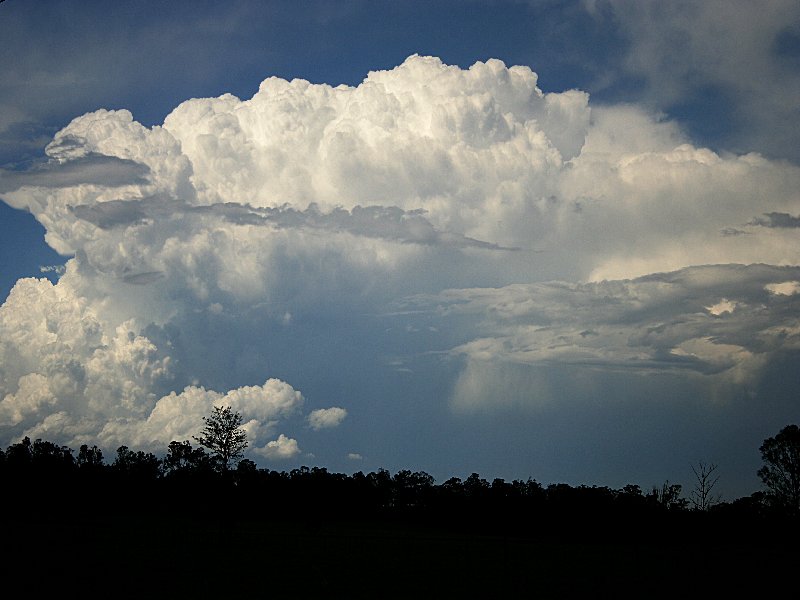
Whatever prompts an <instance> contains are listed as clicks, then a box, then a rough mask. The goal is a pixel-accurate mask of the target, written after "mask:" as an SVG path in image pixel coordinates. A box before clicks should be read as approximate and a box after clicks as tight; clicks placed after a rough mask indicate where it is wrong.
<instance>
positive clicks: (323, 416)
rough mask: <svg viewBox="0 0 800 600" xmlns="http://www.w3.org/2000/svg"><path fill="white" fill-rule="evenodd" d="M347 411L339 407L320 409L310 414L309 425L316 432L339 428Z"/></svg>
mask: <svg viewBox="0 0 800 600" xmlns="http://www.w3.org/2000/svg"><path fill="white" fill-rule="evenodd" d="M346 416H347V411H346V410H345V409H344V408H341V407H339V406H332V407H330V408H318V409H317V410H312V411H311V412H310V413H309V414H308V424H309V425H310V426H311V429H314V430H316V431H318V430H320V429H328V428H330V427H336V426H338V425H339V424H340V423H341V422H342V421H344V419H345V417H346Z"/></svg>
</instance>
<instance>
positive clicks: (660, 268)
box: [0, 55, 800, 459]
mask: <svg viewBox="0 0 800 600" xmlns="http://www.w3.org/2000/svg"><path fill="white" fill-rule="evenodd" d="M47 155H48V157H49V161H48V162H47V163H46V164H44V165H42V166H40V167H38V168H36V169H33V170H31V171H28V172H26V173H2V174H1V175H0V192H2V194H3V199H4V200H5V201H6V202H8V203H9V204H11V205H12V206H15V207H17V208H24V209H27V210H29V211H30V212H31V213H32V214H33V215H34V216H35V217H36V219H37V220H38V221H39V222H40V223H42V224H43V225H44V226H45V228H46V230H47V235H46V240H47V242H48V243H49V244H50V245H51V246H52V247H53V248H54V249H56V250H57V251H59V252H61V253H62V254H65V255H72V256H73V258H71V259H70V260H69V262H68V263H67V268H66V271H65V273H64V274H63V275H62V276H61V278H60V280H59V281H58V283H57V284H55V285H53V284H51V283H50V282H48V281H46V280H32V279H26V280H21V281H19V282H18V283H17V285H16V287H15V288H14V290H13V291H12V293H11V294H10V296H9V298H8V299H7V300H6V302H5V304H3V306H2V307H1V308H0V398H2V400H0V423H2V426H3V431H4V432H5V433H4V435H5V437H6V439H11V438H13V437H17V436H19V435H21V434H27V435H31V436H39V437H47V438H48V439H53V440H57V441H63V442H65V443H77V442H80V441H84V440H87V441H93V442H94V441H96V440H99V441H100V442H102V443H103V444H106V445H107V446H110V447H111V446H113V445H114V444H122V443H125V444H129V445H137V446H143V445H149V446H152V447H158V446H159V445H161V446H163V445H165V444H166V443H167V442H169V441H170V440H171V439H174V438H186V437H187V436H189V435H191V434H192V433H193V431H196V429H198V428H199V426H200V425H201V423H199V420H200V417H201V416H202V415H203V414H205V413H207V412H208V410H209V408H210V407H211V406H213V405H221V404H229V405H232V406H234V407H235V408H236V409H237V410H240V412H241V413H242V414H243V415H244V418H245V421H246V422H247V428H248V434H249V435H250V438H251V442H252V443H253V448H254V456H259V457H265V458H267V459H269V458H290V457H293V456H297V455H299V454H300V450H299V446H298V442H297V441H296V440H295V439H293V438H290V437H287V436H286V435H285V434H283V433H281V434H280V435H279V436H278V437H277V438H275V437H274V434H275V432H276V430H277V428H279V427H288V428H291V427H298V426H299V425H298V423H302V422H303V421H302V420H301V419H299V420H297V419H298V416H301V415H302V405H303V402H302V396H301V395H300V392H298V391H296V390H295V389H294V388H293V387H291V386H290V385H289V384H287V383H284V382H283V381H280V380H278V379H275V378H274V374H273V373H271V372H270V368H271V367H270V366H271V365H281V364H283V363H282V362H281V360H282V357H284V356H285V355H286V353H287V352H288V350H287V349H289V348H291V349H292V351H296V352H297V355H296V361H298V362H302V363H303V367H304V368H305V370H306V371H307V372H314V373H315V374H316V375H315V376H318V377H319V378H321V379H325V377H328V378H329V380H330V381H333V380H336V379H337V378H342V377H345V376H346V375H345V373H351V372H352V368H351V369H350V370H348V369H347V368H345V367H346V366H348V365H349V366H350V367H352V365H353V364H355V363H357V362H358V361H360V360H362V359H363V358H364V356H369V357H371V358H376V357H377V358H379V359H381V360H383V359H385V362H386V364H388V363H389V362H390V359H392V360H396V359H397V357H398V356H400V357H401V358H400V360H401V361H402V356H403V355H408V354H412V353H419V355H420V356H422V355H426V352H427V351H429V350H442V349H443V348H442V344H447V343H449V342H452V344H451V345H450V347H449V348H444V349H445V350H448V351H449V354H451V355H456V356H466V357H467V359H466V361H465V365H464V369H463V371H462V372H461V374H460V375H459V376H458V378H457V379H456V380H455V381H453V382H451V384H452V386H451V387H452V389H453V394H454V398H456V404H457V405H458V403H459V402H461V403H464V402H467V403H468V404H470V405H480V406H484V407H485V406H486V405H487V404H488V403H491V402H492V398H494V397H497V394H496V393H489V390H488V389H487V388H486V385H488V383H486V382H493V383H492V385H503V383H502V382H503V380H504V377H494V378H492V377H489V375H488V372H489V371H491V370H493V369H494V370H496V371H497V372H498V373H500V372H503V369H505V368H506V366H507V365H516V366H519V365H528V366H530V367H531V368H541V367H542V366H543V365H547V364H553V363H559V364H568V365H577V366H580V365H583V366H584V367H586V368H588V367H590V366H593V365H594V366H596V365H605V366H610V367H613V368H623V367H624V368H626V369H630V370H640V371H643V370H648V371H650V370H653V369H656V370H659V369H665V370H676V369H685V370H687V371H691V372H692V373H699V374H701V375H703V374H705V375H712V376H715V375H716V374H720V373H735V374H736V377H737V378H738V379H736V380H737V381H743V380H745V379H747V378H749V377H755V376H757V372H758V365H759V364H761V363H762V362H763V360H764V358H765V357H766V356H768V355H769V353H771V352H784V351H791V350H795V349H796V345H797V335H798V324H797V322H796V319H795V318H794V316H793V315H794V314H796V310H795V309H796V306H795V303H796V302H797V294H796V293H795V292H796V286H797V281H798V280H800V273H798V272H797V270H796V269H793V268H788V267H789V266H794V265H798V264H800V244H798V228H797V226H796V225H794V224H793V223H794V221H796V220H797V219H796V217H794V216H793V215H797V214H800V198H798V193H797V190H798V189H800V169H798V167H796V166H793V165H790V164H787V163H778V162H771V161H768V160H766V159H764V158H762V157H760V156H759V155H756V154H748V155H744V156H724V155H718V154H715V153H714V152H711V151H709V150H707V149H703V148H697V147H694V146H693V145H691V144H690V143H689V141H688V140H687V139H685V137H684V136H683V134H682V133H681V131H680V130H679V129H678V128H677V127H676V126H675V125H674V124H671V123H668V122H662V121H659V120H658V119H657V118H655V117H653V116H651V115H649V114H647V113H646V112H644V111H642V110H639V109H637V108H635V107H631V106H605V107H599V108H591V109H590V106H589V98H588V96H587V94H585V93H583V92H580V91H575V90H569V91H565V92H562V93H547V94H545V93H543V92H542V91H541V90H539V89H538V87H537V76H536V74H535V73H534V72H532V71H531V70H530V69H529V68H527V67H518V66H515V67H510V68H509V67H506V66H505V65H504V64H503V63H502V62H500V61H498V60H488V61H487V62H485V63H483V62H478V63H476V64H474V65H473V66H472V67H470V68H469V69H466V70H465V69H460V68H458V67H453V66H447V65H444V64H442V62H441V61H440V60H439V59H437V58H432V57H421V56H416V55H415V56H411V57H410V58H408V59H407V60H406V61H405V62H404V63H403V64H402V65H400V66H398V67H397V68H395V69H393V70H390V71H381V72H372V73H370V74H369V75H368V76H367V77H366V79H365V80H364V81H363V83H362V84H360V85H359V86H357V87H347V86H338V87H331V86H327V85H314V84H310V83H308V82H307V81H303V80H294V81H291V82H289V81H284V80H281V79H276V78H269V79H267V80H265V81H264V82H263V83H262V84H261V86H260V88H259V91H258V92H257V93H256V94H255V95H254V96H253V98H251V99H249V100H244V101H242V100H240V99H238V98H236V97H234V96H231V95H224V96H221V97H219V98H210V99H193V100H188V101H186V102H184V103H183V104H181V105H180V106H178V107H177V108H176V109H175V110H174V111H173V112H172V113H171V114H170V115H169V116H168V117H167V118H166V119H165V121H164V124H163V126H156V127H153V128H146V127H143V126H142V125H140V124H139V123H137V122H136V121H134V120H133V117H132V115H131V114H130V113H129V112H127V111H125V110H120V111H107V110H100V111H97V112H94V113H90V114H87V115H83V116H81V117H78V118H76V119H75V120H73V121H72V122H71V123H70V124H69V125H68V126H67V127H66V128H64V129H63V130H62V131H60V132H58V133H57V134H56V136H55V138H54V140H53V141H52V142H51V143H50V144H49V146H48V147H47ZM745 234H746V235H745ZM731 263H740V264H748V265H750V264H755V263H763V264H764V265H773V266H771V267H767V266H762V267H752V268H749V269H745V270H742V269H741V268H740V267H714V268H699V267H701V266H702V265H719V264H731ZM688 267H698V268H695V269H687V268H688ZM656 273H665V274H662V275H654V274H656ZM670 273H671V274H670ZM553 281H560V282H569V283H553ZM792 286H794V287H792ZM398 306H400V307H401V308H400V309H398ZM434 307H435V308H434ZM389 314H394V315H395V317H396V316H397V315H398V314H400V315H401V318H402V319H403V320H404V328H402V331H403V332H404V333H403V334H402V335H401V334H398V333H397V332H396V331H397V330H396V329H393V330H392V331H394V333H392V332H390V331H389V330H390V329H391V328H388V327H387V325H386V323H385V322H383V321H382V320H381V319H382V317H381V315H389ZM395 317H392V318H395ZM453 318H456V319H457V320H458V328H457V332H453V333H452V335H450V336H449V337H446V336H444V335H443V336H442V337H440V338H438V340H437V341H436V342H430V341H428V342H424V341H423V342H418V341H412V340H411V339H410V336H411V332H414V331H420V328H421V327H423V326H424V327H425V328H426V329H425V330H426V331H428V332H433V331H439V330H441V331H445V330H447V329H448V327H450V324H451V323H452V319H453ZM350 334H352V336H353V337H352V338H347V336H348V335H350ZM337 336H340V337H337ZM342 340H346V341H345V342H343V341H342ZM298 349H302V351H301V350H298ZM312 349H313V351H312ZM311 356H313V362H312V358H311ZM430 356H434V355H430ZM432 360H433V359H432ZM515 368H516V367H515ZM476 369H478V370H480V371H481V374H480V376H477V375H475V373H476ZM443 376H444V375H443ZM478 380H481V381H483V382H484V384H486V385H484V384H481V385H477V384H476V383H475V382H477V381H478ZM505 380H506V381H507V378H506V379H505ZM265 381H266V383H263V385H262V384H261V382H265ZM242 386H244V387H242ZM336 387H337V386H335V385H334V386H331V389H335V388H336ZM208 388H212V389H218V390H220V391H212V389H208ZM494 391H495V392H496V390H494ZM323 395H324V394H323ZM314 401H315V402H322V403H326V404H327V403H337V404H338V403H341V402H343V400H342V399H341V398H338V397H334V396H331V397H320V398H315V399H314ZM364 401H365V400H362V401H361V402H364ZM353 402H356V403H357V402H358V401H357V400H354V401H353ZM357 410H358V406H347V407H342V408H340V407H334V408H328V409H316V410H314V411H312V412H311V413H310V414H309V415H307V417H306V419H305V420H306V421H307V422H308V423H310V425H311V429H312V430H318V429H322V428H325V427H330V426H334V425H337V424H338V423H339V422H341V420H342V419H343V418H344V415H345V414H348V413H350V414H355V412H357ZM293 419H296V421H293ZM193 428H194V429H193ZM308 435H313V433H309V434H308Z"/></svg>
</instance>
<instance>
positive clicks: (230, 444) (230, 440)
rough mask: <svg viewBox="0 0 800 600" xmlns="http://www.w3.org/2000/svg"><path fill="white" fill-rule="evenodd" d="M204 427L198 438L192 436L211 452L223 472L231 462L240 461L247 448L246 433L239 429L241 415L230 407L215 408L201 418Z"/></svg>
mask: <svg viewBox="0 0 800 600" xmlns="http://www.w3.org/2000/svg"><path fill="white" fill-rule="evenodd" d="M203 421H204V422H205V424H206V425H205V427H203V431H202V432H201V433H200V436H199V437H195V436H192V437H193V438H194V440H195V441H196V442H197V443H198V444H200V445H201V446H205V447H206V448H208V449H209V450H210V451H211V455H212V456H213V457H214V458H215V459H216V460H218V461H219V463H220V466H221V467H222V470H223V471H227V470H228V469H229V468H230V465H231V462H232V461H236V460H237V459H240V458H241V457H242V456H243V455H244V449H245V448H247V433H245V431H244V430H243V429H240V426H241V424H242V415H240V414H239V413H238V412H234V411H233V410H232V409H231V407H230V406H226V407H225V408H221V407H219V406H215V407H214V410H213V412H212V413H211V414H210V415H209V416H208V417H203Z"/></svg>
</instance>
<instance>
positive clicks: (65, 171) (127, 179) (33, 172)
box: [0, 142, 150, 193]
mask: <svg viewBox="0 0 800 600" xmlns="http://www.w3.org/2000/svg"><path fill="white" fill-rule="evenodd" d="M76 143H77V142H76ZM149 173H150V169H149V167H148V166H147V165H143V164H141V163H138V162H135V161H132V160H126V159H122V158H117V157H116V156H105V155H103V154H96V153H89V154H86V155H85V156H81V157H78V158H73V159H71V160H68V161H63V162H62V161H58V160H50V161H48V162H46V163H42V164H38V165H36V166H34V167H32V168H30V169H28V170H26V171H8V170H3V169H0V193H4V192H12V191H15V190H18V189H20V188H21V187H25V186H36V187H44V188H64V187H72V186H76V185H81V184H89V185H92V184H95V185H103V186H107V187H120V186H123V185H143V184H146V183H147V176H148V175H149Z"/></svg>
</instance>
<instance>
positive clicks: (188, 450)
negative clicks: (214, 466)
mask: <svg viewBox="0 0 800 600" xmlns="http://www.w3.org/2000/svg"><path fill="white" fill-rule="evenodd" d="M163 465H164V471H165V472H166V474H168V475H169V474H172V473H185V472H191V471H202V470H205V469H208V468H210V465H211V459H210V457H209V456H208V454H206V452H205V450H203V449H202V448H192V445H191V444H190V443H189V440H185V441H183V442H177V441H172V442H170V443H169V447H168V449H167V455H166V456H165V457H164V461H163Z"/></svg>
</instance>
